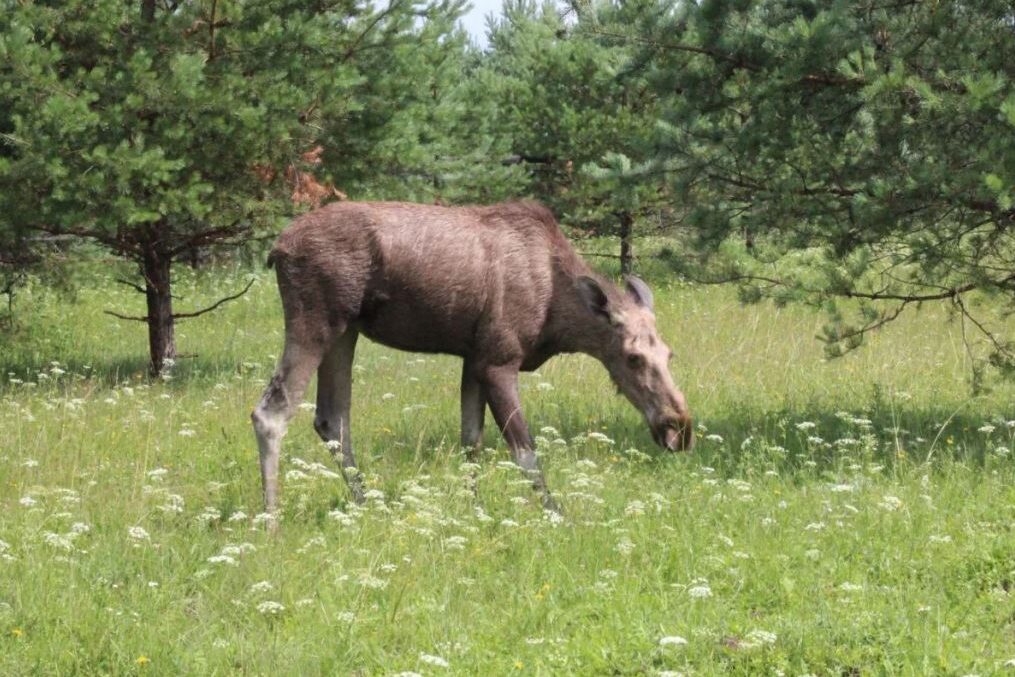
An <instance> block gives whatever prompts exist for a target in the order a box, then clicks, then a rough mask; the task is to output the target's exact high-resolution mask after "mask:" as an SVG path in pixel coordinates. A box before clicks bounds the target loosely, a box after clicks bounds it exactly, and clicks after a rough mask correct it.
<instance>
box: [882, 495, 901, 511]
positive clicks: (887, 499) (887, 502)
mask: <svg viewBox="0 0 1015 677" xmlns="http://www.w3.org/2000/svg"><path fill="white" fill-rule="evenodd" d="M878 506H879V507H880V508H882V509H884V510H887V511H888V512H894V511H896V510H898V509H899V508H901V507H902V499H901V498H899V497H898V496H889V495H885V496H884V497H883V498H882V499H881V502H880V503H878Z"/></svg>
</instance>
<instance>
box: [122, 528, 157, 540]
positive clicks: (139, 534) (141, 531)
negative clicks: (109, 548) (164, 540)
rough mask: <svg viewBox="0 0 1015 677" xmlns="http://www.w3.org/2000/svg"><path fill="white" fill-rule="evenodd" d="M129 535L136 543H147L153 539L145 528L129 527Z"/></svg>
mask: <svg viewBox="0 0 1015 677" xmlns="http://www.w3.org/2000/svg"><path fill="white" fill-rule="evenodd" d="M127 535H128V536H130V538H131V539H133V540H135V541H147V540H150V539H151V537H150V536H149V535H148V532H147V531H146V530H145V528H144V527H139V526H133V527H128V528H127Z"/></svg>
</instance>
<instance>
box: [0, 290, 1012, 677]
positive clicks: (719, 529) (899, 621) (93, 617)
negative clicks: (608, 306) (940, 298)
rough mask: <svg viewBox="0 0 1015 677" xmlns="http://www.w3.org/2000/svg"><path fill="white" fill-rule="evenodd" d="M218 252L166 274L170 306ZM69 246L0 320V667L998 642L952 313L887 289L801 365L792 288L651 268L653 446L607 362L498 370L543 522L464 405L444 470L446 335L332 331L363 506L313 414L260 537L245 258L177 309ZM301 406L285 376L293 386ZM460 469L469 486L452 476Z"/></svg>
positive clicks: (880, 661)
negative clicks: (0, 323) (680, 448)
mask: <svg viewBox="0 0 1015 677" xmlns="http://www.w3.org/2000/svg"><path fill="white" fill-rule="evenodd" d="M250 274H251V273H249V272H247V271H245V270H234V271H211V272H206V273H200V274H194V273H187V272H185V271H184V272H182V273H181V275H180V277H179V279H178V282H177V293H178V294H179V295H180V296H181V298H180V299H179V300H178V301H177V303H178V305H179V306H180V307H184V308H185V309H186V307H198V306H200V305H203V304H205V303H206V302H208V301H210V300H214V299H215V298H217V296H220V295H224V294H225V293H229V292H231V291H233V290H235V289H236V288H238V287H240V286H242V284H243V283H244V282H245V280H246V279H247V276H248V275H250ZM108 275H109V273H108V271H96V272H94V273H93V274H91V277H90V278H88V279H87V281H86V284H85V285H84V287H83V288H82V289H80V290H79V291H78V293H77V295H76V298H74V299H68V298H65V297H61V296H58V295H55V294H52V293H50V292H48V291H47V290H45V289H43V288H30V289H29V290H27V291H26V293H25V294H24V295H23V296H22V300H21V302H20V305H19V307H18V309H17V312H18V320H19V325H18V326H19V327H20V328H19V329H18V330H17V331H16V332H15V333H13V334H9V335H7V336H6V337H5V340H6V342H5V343H4V344H3V345H2V347H0V370H2V372H0V383H2V385H0V509H2V513H0V674H11V675H20V674H26V675H27V674H65V673H72V672H81V673H86V674H125V673H143V672H148V673H153V674H155V673H158V674H233V673H241V672H242V673H251V674H266V673H283V674H371V675H373V674H377V675H391V674H397V673H400V672H417V673H420V674H583V675H584V674H664V673H670V674H672V673H686V674H730V673H734V674H758V673H760V672H768V673H771V672H772V671H780V672H781V673H783V674H792V675H802V674H808V673H810V674H828V675H831V674H836V675H839V674H869V673H874V674H877V673H888V674H967V673H980V674H990V673H996V672H1000V671H1004V670H1006V669H1010V667H1009V665H1011V664H1012V659H1015V636H1013V630H1015V626H1013V624H1012V617H1011V609H1012V603H1011V597H1010V589H1011V588H1012V586H1013V581H1015V537H1013V535H1012V524H1013V523H1015V521H1013V517H1015V501H1013V499H1015V490H1013V488H1012V487H1013V479H1015V477H1013V475H1015V473H1013V470H1012V459H1011V450H1012V449H1013V447H1015V441H1013V436H1015V406H1013V398H1012V394H1013V392H1012V388H1011V386H1009V385H1005V384H999V385H998V386H997V387H996V388H995V389H994V391H993V392H991V393H988V394H985V395H978V396H975V397H973V396H971V394H970V388H969V386H968V383H967V376H968V373H969V365H968V364H967V361H966V360H967V355H966V349H965V346H964V344H963V340H962V336H961V331H960V328H959V327H958V326H956V325H955V324H953V323H951V322H950V321H949V320H948V318H947V316H946V315H945V314H944V313H943V312H942V311H941V310H940V309H934V308H926V309H924V310H923V311H921V312H920V313H919V314H913V315H909V316H904V317H903V318H901V319H900V320H899V321H898V322H896V323H894V324H893V325H891V326H890V327H889V328H888V329H887V330H886V331H884V332H882V333H881V334H878V335H876V336H874V337H873V338H872V340H871V341H870V345H868V346H866V347H865V348H863V349H862V350H860V351H857V352H855V353H853V354H850V355H848V356H846V357H844V358H842V359H839V360H835V361H831V362H829V361H826V360H825V359H824V357H823V352H822V349H821V345H820V344H819V343H818V342H817V341H815V340H814V339H813V336H814V335H815V334H817V333H818V330H819V328H820V324H821V322H822V319H821V317H820V316H818V315H815V314H814V313H812V312H811V311H810V310H808V309H803V308H773V307H771V306H766V305H759V306H752V307H742V306H740V305H739V304H738V303H737V302H736V301H735V299H734V298H733V296H732V295H731V294H730V293H729V292H728V291H726V290H723V289H700V288H693V287H687V286H683V285H680V284H676V283H669V284H667V283H666V282H663V281H660V282H657V283H656V285H655V287H656V303H657V308H658V311H657V312H658V315H659V319H660V326H661V330H662V333H663V335H664V337H665V338H666V339H667V340H668V341H669V342H670V343H671V345H672V347H673V349H674V352H675V353H676V358H675V360H674V371H675V376H676V377H677V379H678V381H679V382H680V383H681V385H682V386H683V388H684V390H685V392H686V393H687V395H688V399H689V401H690V404H691V406H692V410H693V412H694V413H695V415H696V420H697V421H698V423H699V426H700V429H699V444H698V446H697V447H696V449H695V450H694V451H693V452H692V453H690V454H687V455H673V454H665V453H659V452H657V451H656V450H655V449H654V448H653V447H652V443H651V438H650V435H649V434H648V431H647V430H646V429H645V427H644V424H643V423H642V421H641V419H640V416H639V415H638V413H637V412H635V411H634V410H633V409H631V408H630V406H629V405H628V404H626V402H624V401H623V400H622V399H621V398H619V397H617V396H616V395H615V393H614V389H613V387H612V386H611V385H610V383H609V381H608V379H607V377H606V375H605V372H604V371H603V369H602V368H601V367H600V366H599V365H598V364H597V363H595V362H594V361H593V360H591V359H588V358H585V357H581V356H569V357H562V358H558V359H556V360H554V361H551V362H550V363H548V364H547V365H546V366H545V367H544V368H543V369H541V370H540V372H538V373H534V374H529V375H525V376H524V377H523V379H522V388H523V393H522V398H523V402H524V404H525V407H526V415H527V418H528V420H529V422H530V425H531V426H532V428H533V430H534V432H536V433H537V434H538V435H539V443H540V448H541V453H542V455H543V457H544V466H545V468H546V470H547V474H548V479H549V482H550V486H551V487H552V488H554V489H555V490H556V492H557V494H558V495H559V496H560V499H561V502H562V503H563V504H564V506H565V508H566V512H567V516H566V519H565V520H564V521H563V522H562V523H559V524H558V523H555V522H554V521H553V520H549V519H547V518H546V517H545V516H544V515H543V513H542V512H541V511H540V510H539V509H538V502H537V501H535V500H534V497H533V496H532V495H531V492H530V490H529V488H528V486H527V484H526V482H525V481H523V479H522V478H521V477H520V475H519V474H518V472H517V471H516V470H515V469H512V468H510V467H508V465H509V464H507V463H506V461H507V459H508V455H507V452H506V450H505V448H504V445H503V443H502V442H501V441H500V440H499V439H498V437H497V435H496V430H494V429H493V426H492V422H491V423H490V424H488V430H487V437H486V440H487V443H488V444H489V447H490V449H489V450H488V451H487V452H486V453H485V454H484V458H483V461H482V464H481V466H480V468H479V469H478V470H475V469H472V468H470V467H468V466H465V467H463V459H462V457H461V455H460V453H459V451H458V449H457V447H456V441H457V438H458V421H457V415H458V414H457V412H458V405H457V387H458V377H457V370H458V368H459V364H458V361H457V360H455V359H453V358H449V357H443V356H431V355H412V354H406V353H398V352H395V351H392V350H389V349H386V348H383V347H381V346H377V345H374V344H371V343H370V342H369V341H366V340H364V341H361V342H360V347H359V349H358V354H357V361H356V378H355V383H354V405H353V437H354V440H355V443H356V445H357V452H358V455H359V458H360V461H361V465H362V467H363V469H364V471H365V473H366V476H367V481H368V485H369V487H370V488H371V489H374V490H375V492H374V493H373V494H372V495H373V496H374V497H375V498H373V499H372V500H371V501H370V502H369V504H368V505H367V506H366V507H364V508H360V507H358V506H355V505H352V504H350V503H349V500H348V493H347V491H346V489H345V487H344V485H343V483H342V481H341V479H339V478H337V477H336V475H335V473H334V471H335V470H337V468H336V467H335V466H334V465H333V464H332V463H331V461H330V459H329V458H328V452H327V450H326V449H325V448H324V446H323V444H321V442H320V441H319V440H318V438H317V436H316V434H315V433H314V432H313V430H312V426H311V424H310V422H311V419H312V411H310V408H309V407H307V408H306V409H305V410H301V412H300V413H299V414H298V415H297V417H296V418H295V420H294V421H293V424H292V426H291V428H290V434H289V435H288V437H287V438H286V440H285V444H284V448H285V455H284V458H283V470H284V472H286V473H288V474H287V475H286V477H285V481H284V494H283V501H284V506H283V515H282V524H281V529H280V531H279V533H278V534H277V535H276V536H269V535H268V534H267V533H266V531H265V530H264V528H263V526H262V525H261V523H260V520H259V519H258V517H257V515H258V512H259V510H260V487H259V479H258V471H257V460H256V452H255V447H254V444H253V437H252V434H251V432H250V426H249V419H248V414H249V412H250V410H251V408H252V407H253V405H254V403H255V402H256V400H257V398H258V397H259V396H260V392H261V389H262V388H263V387H264V385H265V384H266V382H267V379H268V378H269V377H270V374H271V371H272V368H273V365H274V361H275V358H276V355H277V353H278V351H279V349H280V348H281V312H280V308H279V305H278V301H277V295H276V293H275V290H274V281H273V280H272V279H271V278H270V277H268V276H266V275H263V273H257V275H263V276H262V277H261V278H260V279H258V281H257V282H255V284H254V286H253V287H252V289H251V291H250V292H249V293H248V294H247V295H246V296H244V297H242V298H241V299H239V300H237V301H235V302H233V303H231V304H227V305H226V306H224V307H223V308H222V309H221V310H220V311H219V312H216V313H215V314H212V315H209V316H205V317H202V318H199V319H196V320H193V321H189V322H184V323H181V324H180V326H179V328H178V335H177V342H178V347H179V349H180V351H181V352H182V353H184V354H185V355H186V356H185V357H182V358H181V359H180V360H179V361H178V364H177V365H176V367H175V368H174V370H173V373H172V377H171V378H169V379H167V380H160V381H157V382H149V381H148V380H147V378H146V377H145V376H144V372H145V368H146V358H145V356H144V347H145V346H146V339H145V333H144V327H143V325H141V324H140V323H137V324H133V323H124V322H122V321H119V320H116V319H114V318H112V317H110V316H108V315H105V314H103V313H102V310H103V309H117V310H119V311H120V312H125V313H129V314H133V313H139V312H140V311H141V305H140V304H141V299H140V298H138V297H137V295H136V294H135V293H134V292H133V291H131V290H130V289H129V288H127V287H125V286H122V285H116V284H114V283H111V282H109V281H108V279H109V278H108ZM307 400H308V402H312V401H313V399H312V392H311V394H309V395H308V398H307ZM473 473H477V474H478V492H477V494H476V495H474V494H473V492H472V491H471V489H470V488H469V481H470V480H469V478H470V476H471V475H472V474H473Z"/></svg>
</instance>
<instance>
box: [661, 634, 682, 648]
mask: <svg viewBox="0 0 1015 677" xmlns="http://www.w3.org/2000/svg"><path fill="white" fill-rule="evenodd" d="M686 644H687V640H686V639H684V638H683V637H680V636H678V635H671V636H669V637H662V638H660V640H659V646H684V645H686Z"/></svg>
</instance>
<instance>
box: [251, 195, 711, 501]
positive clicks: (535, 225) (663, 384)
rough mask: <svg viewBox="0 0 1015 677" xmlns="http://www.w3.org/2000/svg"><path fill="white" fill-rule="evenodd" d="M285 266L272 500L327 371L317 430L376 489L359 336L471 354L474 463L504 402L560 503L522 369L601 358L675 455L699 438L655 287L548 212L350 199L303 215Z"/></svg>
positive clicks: (269, 454)
mask: <svg viewBox="0 0 1015 677" xmlns="http://www.w3.org/2000/svg"><path fill="white" fill-rule="evenodd" d="M272 264H274V266H275V269H276V272H277V274H278V287H279V292H280V294H281V296H282V306H283V309H284V313H285V349H284V351H283V354H282V358H281V360H280V361H279V365H278V368H277V369H276V371H275V375H274V376H273V377H272V379H271V383H270V384H269V385H268V388H267V389H266V390H265V392H264V396H263V397H262V398H261V402H260V404H258V406H257V409H255V410H254V413H253V415H252V419H253V423H254V431H255V433H256V435H257V443H258V447H259V450H260V457H261V478H262V481H263V483H264V502H265V509H266V510H267V511H268V512H269V513H270V512H274V511H275V510H277V508H278V498H279V489H278V466H279V446H280V442H281V439H282V436H283V435H284V434H285V431H286V427H287V424H288V422H289V419H290V418H291V417H292V415H293V414H294V413H295V411H296V409H297V406H298V405H299V403H300V401H301V400H302V398H303V394H304V391H305V390H306V388H307V384H308V383H309V381H310V377H311V376H312V375H313V373H314V371H315V370H316V371H317V381H318V384H317V414H316V417H315V419H314V428H315V429H316V430H317V433H318V434H319V435H320V436H321V438H322V439H324V440H325V441H326V442H329V443H330V444H329V446H330V447H331V448H332V449H333V450H334V451H333V453H334V455H335V456H336V459H337V460H338V461H339V463H340V464H341V465H342V467H343V470H344V471H345V472H344V473H343V474H344V475H345V477H346V480H347V481H348V483H349V488H350V490H351V491H352V494H353V496H354V498H355V499H356V500H357V501H362V500H363V489H362V486H361V484H360V480H359V475H358V473H357V471H356V460H355V458H354V457H353V450H352V444H351V442H350V436H349V409H350V404H351V386H352V360H353V352H354V350H355V348H356V339H357V338H358V337H359V335H360V333H363V334H365V335H366V336H368V337H370V338H371V339H373V340H375V341H378V342H380V343H383V344H385V345H388V346H391V347H393V348H399V349H401V350H411V351H416V352H430V353H449V354H452V355H459V356H461V357H462V358H463V365H462V402H461V407H462V409H461V411H462V438H461V440H462V446H463V448H464V449H465V450H466V454H467V455H468V456H469V458H470V459H473V458H475V455H476V452H477V450H478V448H479V447H480V446H481V442H482V437H483V418H484V414H485V411H486V405H488V404H489V405H490V410H491V411H492V412H493V416H494V419H496V421H497V425H498V427H499V428H500V429H501V431H502V432H503V434H504V438H505V439H506V440H507V444H508V447H509V448H510V450H511V455H512V457H513V459H514V462H515V463H516V464H517V465H518V466H519V467H521V468H522V470H523V471H524V472H525V473H526V475H527V476H528V477H529V478H530V479H531V480H532V483H533V487H534V488H535V489H536V490H537V491H538V492H539V493H540V495H541V498H542V502H543V506H544V507H545V508H547V509H550V510H557V506H556V504H555V502H554V500H553V498H552V497H551V496H550V493H549V491H548V490H547V487H546V482H545V481H544V479H543V474H542V472H541V471H540V469H539V462H538V460H537V458H536V454H535V453H534V451H533V446H534V445H533V443H532V438H531V437H530V436H529V432H528V428H527V426H526V424H525V420H524V418H523V417H522V410H521V404H520V403H519V399H518V372H519V371H520V370H525V371H531V370H534V369H537V368H538V367H539V366H540V365H542V364H543V363H544V362H545V361H546V360H547V359H548V358H550V357H552V356H553V355H556V354H558V353H570V352H582V353H587V354H589V355H591V356H593V357H595V358H596V359H598V360H599V361H600V362H602V363H603V365H605V366H606V368H607V369H608V370H609V372H610V376H611V378H612V379H613V381H614V382H615V383H616V385H617V387H618V389H619V390H620V392H622V393H623V394H624V395H625V396H626V397H627V399H629V400H630V401H631V403H632V404H634V406H635V407H637V408H638V409H639V410H640V411H641V412H642V414H644V416H645V420H646V421H647V422H648V425H649V427H650V428H651V430H652V436H653V437H654V438H655V441H656V442H657V443H658V444H660V445H662V446H664V447H666V448H667V449H670V450H679V449H686V448H689V447H690V446H691V443H692V425H691V417H690V414H689V412H688V409H687V403H686V401H685V399H684V395H683V394H682V393H681V392H680V390H678V389H677V387H676V386H675V385H674V384H673V379H672V378H671V376H670V372H669V369H668V368H667V361H668V360H669V358H670V356H671V354H672V353H671V352H670V349H669V348H668V347H667V346H666V344H665V343H663V341H662V339H661V338H659V335H658V333H657V332H656V326H655V316H654V314H653V309H652V292H651V291H649V288H648V286H646V285H645V283H644V282H642V281H641V280H639V279H638V278H636V277H629V278H627V284H626V287H627V288H626V290H625V291H624V292H621V291H619V290H618V289H617V288H616V287H615V286H614V285H613V284H611V283H610V282H608V281H606V280H605V279H603V278H601V277H599V276H597V275H595V274H594V273H593V272H592V271H591V270H590V269H589V267H588V265H586V263H585V262H584V261H582V259H581V258H580V257H579V256H578V255H577V254H576V253H575V251H574V250H573V249H572V248H571V246H570V244H569V243H568V241H567V239H566V238H565V237H564V235H563V234H562V233H561V232H560V229H559V228H558V227H557V224H556V221H555V220H554V218H553V215H552V214H551V213H550V212H549V210H547V209H546V208H545V207H543V206H541V205H539V204H536V203H532V202H511V203H505V204H499V205H493V206H489V207H435V206H427V205H416V204H405V203H355V202H338V203H334V204H330V205H328V206H326V207H323V208H321V209H318V210H316V211H313V212H310V213H308V214H305V215H303V216H301V217H299V218H297V219H296V220H295V221H294V222H293V223H292V225H290V226H289V228H288V229H286V230H285V231H284V232H283V233H282V234H281V236H279V238H278V241H277V242H276V243H275V247H274V249H273V250H272V252H271V255H270V256H269V257H268V265H269V266H270V265H272Z"/></svg>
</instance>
